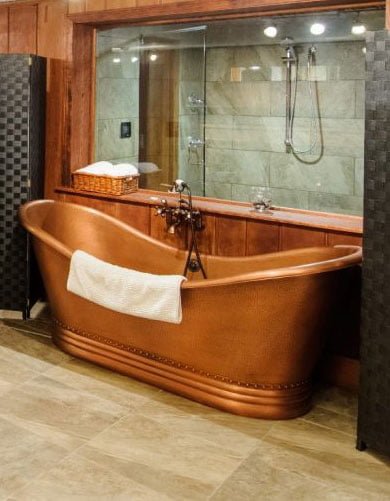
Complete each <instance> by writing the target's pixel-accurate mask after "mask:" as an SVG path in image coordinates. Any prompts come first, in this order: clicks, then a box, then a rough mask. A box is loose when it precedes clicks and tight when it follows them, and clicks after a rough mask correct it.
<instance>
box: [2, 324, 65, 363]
mask: <svg viewBox="0 0 390 501" xmlns="http://www.w3.org/2000/svg"><path fill="white" fill-rule="evenodd" d="M0 358H3V359H5V360H7V361H9V362H11V363H14V362H15V363H18V364H22V365H23V366H24V367H25V368H26V369H30V370H34V371H36V372H45V371H47V370H48V369H50V368H51V367H53V366H55V365H58V364H61V363H63V362H65V361H67V360H70V359H71V357H70V356H69V355H67V354H66V353H64V352H62V351H61V350H59V349H58V348H57V347H56V346H54V345H53V343H52V342H51V340H50V339H48V338H46V337H42V336H36V335H33V334H31V333H26V332H19V331H16V330H15V329H12V328H11V327H8V326H6V325H4V324H1V323H0Z"/></svg>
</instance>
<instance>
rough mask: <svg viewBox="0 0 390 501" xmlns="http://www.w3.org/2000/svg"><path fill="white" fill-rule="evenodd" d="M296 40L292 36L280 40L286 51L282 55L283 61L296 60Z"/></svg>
mask: <svg viewBox="0 0 390 501" xmlns="http://www.w3.org/2000/svg"><path fill="white" fill-rule="evenodd" d="M293 43H294V40H293V39H292V38H289V37H286V38H285V39H284V40H282V41H281V42H280V45H281V47H283V48H284V49H285V51H286V55H285V56H283V57H282V59H283V61H296V60H297V55H296V52H295V48H294V45H293Z"/></svg>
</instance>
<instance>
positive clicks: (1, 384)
mask: <svg viewBox="0 0 390 501" xmlns="http://www.w3.org/2000/svg"><path fill="white" fill-rule="evenodd" d="M0 366H1V362H0ZM0 372H1V370H0ZM0 377H1V376H0ZM13 388H15V385H14V384H12V383H9V382H7V381H4V380H3V379H0V395H3V394H4V393H7V392H8V391H10V390H12V389H13Z"/></svg>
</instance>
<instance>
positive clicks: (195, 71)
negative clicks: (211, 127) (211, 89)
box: [178, 48, 205, 195]
mask: <svg viewBox="0 0 390 501" xmlns="http://www.w3.org/2000/svg"><path fill="white" fill-rule="evenodd" d="M179 81H180V86H179V92H180V99H179V148H180V149H179V162H178V165H179V168H178V177H179V178H182V179H185V180H186V181H187V182H188V183H189V184H190V186H191V190H192V192H193V194H194V195H203V190H204V185H203V182H204V157H203V148H188V139H189V137H193V138H198V139H200V140H201V141H204V105H203V106H202V105H201V104H199V105H198V106H191V105H190V103H189V101H188V98H189V97H190V96H191V95H193V96H196V97H198V98H199V99H201V100H202V101H203V102H204V101H205V96H204V90H205V89H204V50H203V48H194V49H182V50H181V51H180V68H179Z"/></svg>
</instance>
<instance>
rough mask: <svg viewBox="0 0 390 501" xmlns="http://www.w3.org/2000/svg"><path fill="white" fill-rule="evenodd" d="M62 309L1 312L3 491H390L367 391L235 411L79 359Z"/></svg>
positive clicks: (99, 496)
mask: <svg viewBox="0 0 390 501" xmlns="http://www.w3.org/2000/svg"><path fill="white" fill-rule="evenodd" d="M49 332H50V321H49V319H48V318H47V317H46V316H45V315H42V316H40V317H39V318H37V319H35V320H30V321H28V322H22V321H20V320H12V319H3V320H1V321H0V499H1V500H3V499H4V500H28V501H34V500H37V501H38V500H39V501H45V500H50V501H52V500H55V501H62V500H104V501H108V500H130V501H133V500H134V501H138V500H151V501H153V500H159V501H164V500H168V499H174V500H209V499H212V500H214V501H217V500H218V501H227V500H228V501H230V500H232V501H237V500H288V501H292V500H310V501H311V500H328V499H331V500H337V501H338V500H360V499H361V500H376V501H379V500H390V460H389V459H385V458H383V457H380V456H378V455H376V454H373V453H370V452H363V453H362V452H358V451H356V450H355V447H354V445H355V437H354V436H355V416H356V398H355V396H354V395H352V394H349V393H346V392H343V391H340V390H337V389H336V388H322V389H319V390H318V391H317V394H316V402H315V406H314V408H313V410H312V411H311V412H310V413H309V414H307V415H306V416H304V417H302V418H300V419H295V420H291V421H279V422H270V421H262V420H255V419H249V418H242V417H238V416H232V415H229V414H225V413H223V412H219V411H217V410H213V409H211V408H208V407H204V406H201V405H199V404H196V403H194V402H191V401H189V400H185V399H183V398H180V397H177V396H174V395H171V394H168V393H166V392H163V391H161V390H158V389H156V388H153V387H151V386H148V385H146V384H143V383H139V382H137V381H134V380H132V379H129V378H126V377H123V376H120V375H117V374H114V373H112V372H109V371H107V370H104V369H101V368H99V367H96V366H93V365H91V364H89V363H86V362H83V361H80V360H76V359H74V358H72V357H70V356H68V355H66V354H64V353H62V352H61V351H59V350H58V349H57V348H56V347H54V346H53V345H52V344H51V342H50V339H49V338H48V337H47V335H48V334H49Z"/></svg>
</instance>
